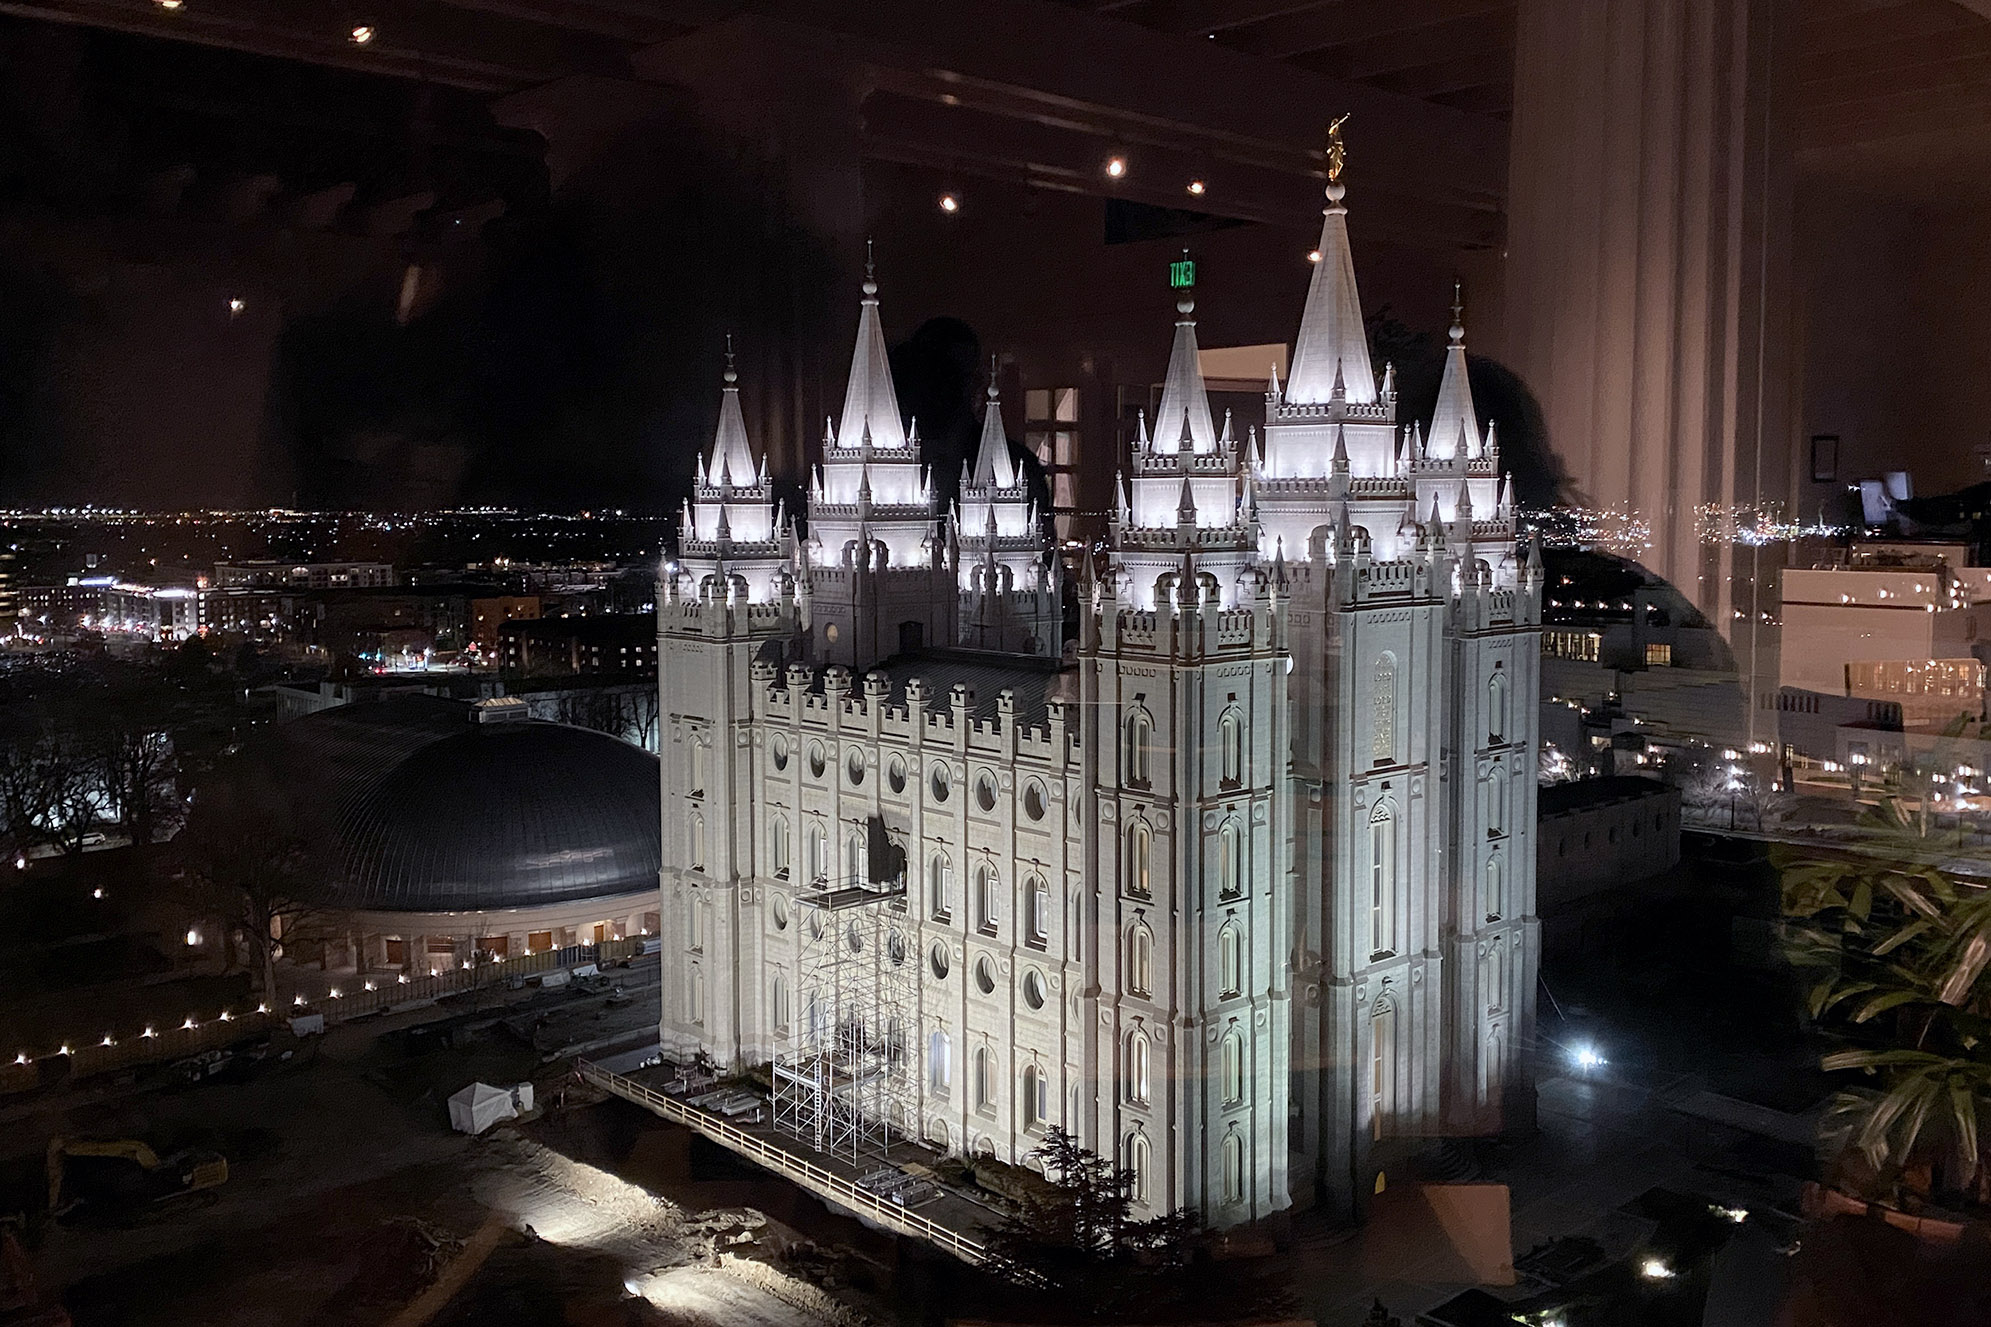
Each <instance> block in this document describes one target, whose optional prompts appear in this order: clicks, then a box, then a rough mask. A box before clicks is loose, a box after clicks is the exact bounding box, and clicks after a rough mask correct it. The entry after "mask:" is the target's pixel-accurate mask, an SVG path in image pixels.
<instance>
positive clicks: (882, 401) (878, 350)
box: [836, 240, 906, 449]
mask: <svg viewBox="0 0 1991 1327" xmlns="http://www.w3.org/2000/svg"><path fill="white" fill-rule="evenodd" d="M867 437H869V438H870V440H871V445H872V446H873V447H874V448H879V449H885V448H902V447H904V446H905V445H906V427H905V422H904V421H903V420H902V419H901V418H900V416H899V396H898V392H897V391H896V390H895V389H894V388H893V386H892V362H891V359H890V358H889V357H888V356H887V354H886V352H885V329H884V328H883V327H882V326H881V325H880V324H879V322H878V276H877V268H876V266H875V265H874V264H873V262H872V258H871V241H869V240H866V241H865V242H864V302H863V303H862V304H861V305H859V306H858V313H857V346H856V348H855V349H854V350H852V352H851V356H850V385H849V387H847V388H846V389H845V390H844V396H843V416H842V417H841V418H840V419H839V420H838V421H837V432H836V440H837V443H838V445H839V446H843V447H852V448H854V447H861V446H862V445H863V444H864V440H865V439H866V438H867Z"/></svg>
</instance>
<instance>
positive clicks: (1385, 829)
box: [1369, 802, 1396, 954]
mask: <svg viewBox="0 0 1991 1327" xmlns="http://www.w3.org/2000/svg"><path fill="white" fill-rule="evenodd" d="M1395 943H1396V812H1395V810H1394V809H1393V808H1392V807H1391V806H1390V804H1389V803H1388V802H1378V803H1376V809H1375V810H1374V811H1373V812H1371V813H1370V816H1369V948H1370V950H1371V951H1373V952H1375V953H1378V954H1380V953H1383V952H1384V951H1386V950H1389V949H1392V948H1394V947H1395Z"/></svg>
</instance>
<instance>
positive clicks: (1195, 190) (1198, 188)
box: [1189, 180, 1204, 198]
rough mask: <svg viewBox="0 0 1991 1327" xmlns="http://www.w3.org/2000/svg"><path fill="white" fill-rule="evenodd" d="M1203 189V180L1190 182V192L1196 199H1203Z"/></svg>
mask: <svg viewBox="0 0 1991 1327" xmlns="http://www.w3.org/2000/svg"><path fill="white" fill-rule="evenodd" d="M1203 187H1204V186H1203V182H1202V181H1201V180H1191V181H1189V192H1190V193H1192V194H1194V195H1196V197H1198V198H1201V197H1202V196H1203Z"/></svg>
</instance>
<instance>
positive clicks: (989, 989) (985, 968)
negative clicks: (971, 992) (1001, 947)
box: [975, 954, 995, 995]
mask: <svg viewBox="0 0 1991 1327" xmlns="http://www.w3.org/2000/svg"><path fill="white" fill-rule="evenodd" d="M975 989H977V990H979V991H980V992H981V993H982V994H983V995H993V994H994V993H995V964H994V963H992V962H990V961H989V958H988V955H986V954H984V955H983V956H982V957H980V958H978V959H976V960H975Z"/></svg>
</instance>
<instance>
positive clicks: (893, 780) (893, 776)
mask: <svg viewBox="0 0 1991 1327" xmlns="http://www.w3.org/2000/svg"><path fill="white" fill-rule="evenodd" d="M885 780H886V782H888V783H890V784H891V785H892V791H893V792H895V793H902V792H904V791H905V790H906V762H905V761H904V760H903V759H902V758H900V757H898V756H893V757H892V759H891V760H890V761H889V762H888V763H887V764H886V766H885Z"/></svg>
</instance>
